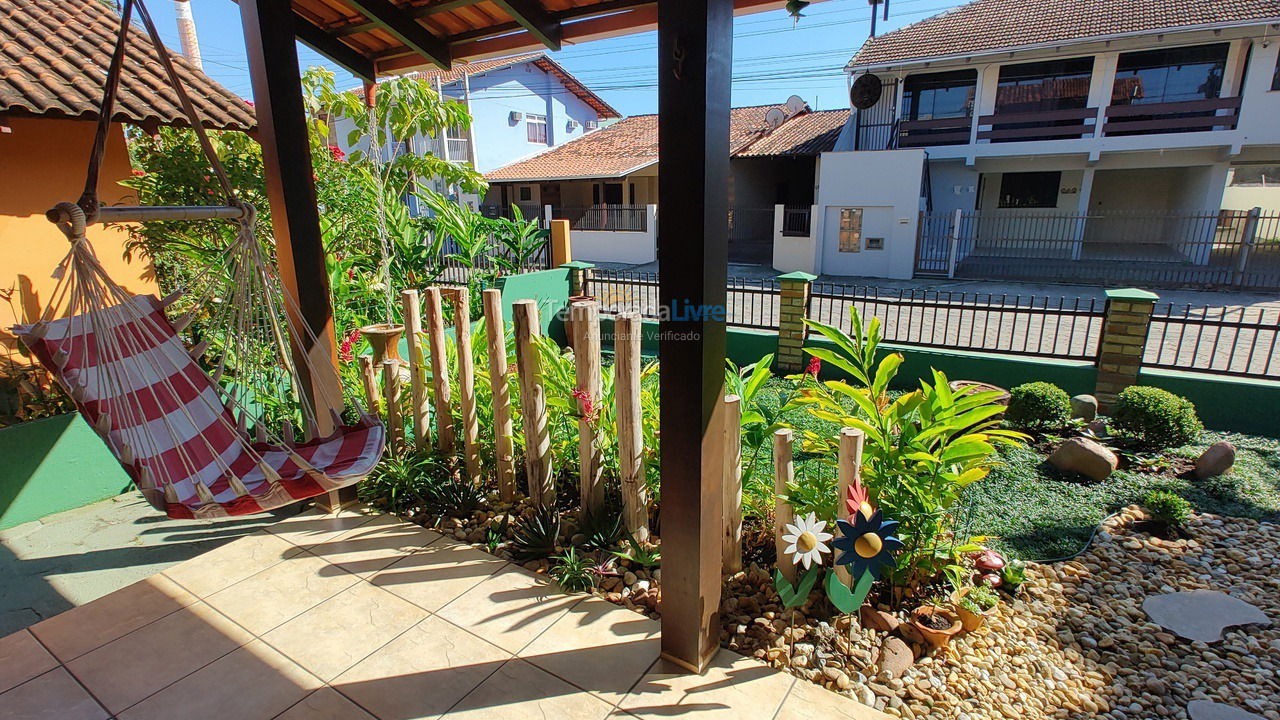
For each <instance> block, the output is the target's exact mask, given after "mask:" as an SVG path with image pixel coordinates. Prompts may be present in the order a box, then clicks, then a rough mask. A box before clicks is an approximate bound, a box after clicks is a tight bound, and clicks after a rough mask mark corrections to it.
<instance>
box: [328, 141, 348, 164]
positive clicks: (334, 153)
mask: <svg viewBox="0 0 1280 720" xmlns="http://www.w3.org/2000/svg"><path fill="white" fill-rule="evenodd" d="M329 156H330V157H332V158H333V159H334V161H335V162H342V161H343V159H344V158H346V157H347V154H346V153H344V152H342V148H340V147H338V146H337V145H330V146H329Z"/></svg>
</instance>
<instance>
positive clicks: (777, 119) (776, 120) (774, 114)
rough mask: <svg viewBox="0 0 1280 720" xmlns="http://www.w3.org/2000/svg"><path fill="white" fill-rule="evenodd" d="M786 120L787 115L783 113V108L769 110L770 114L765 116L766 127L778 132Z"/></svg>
mask: <svg viewBox="0 0 1280 720" xmlns="http://www.w3.org/2000/svg"><path fill="white" fill-rule="evenodd" d="M786 120H787V114H786V113H785V112H783V111H782V108H769V112H767V113H765V114H764V124H765V127H767V128H769V129H770V130H777V129H778V126H779V125H781V124H782V123H784V122H786Z"/></svg>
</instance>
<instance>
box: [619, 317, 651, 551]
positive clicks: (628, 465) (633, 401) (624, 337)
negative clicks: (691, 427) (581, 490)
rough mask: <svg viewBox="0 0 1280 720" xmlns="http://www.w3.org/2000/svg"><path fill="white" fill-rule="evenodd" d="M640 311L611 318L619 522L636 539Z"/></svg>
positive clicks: (644, 488) (645, 513)
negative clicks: (620, 497)
mask: <svg viewBox="0 0 1280 720" xmlns="http://www.w3.org/2000/svg"><path fill="white" fill-rule="evenodd" d="M640 333H641V325H640V314H639V313H634V312H626V313H622V314H620V315H618V316H617V317H615V318H614V321H613V352H614V359H615V365H614V378H613V384H614V387H613V394H614V398H615V401H616V402H617V405H618V464H619V465H620V467H621V471H622V522H623V524H624V525H625V526H626V528H627V532H629V533H631V536H632V537H634V538H635V539H636V540H637V541H644V540H648V539H649V492H648V491H649V488H648V485H647V484H646V483H645V473H644V424H643V423H644V420H643V418H641V416H640Z"/></svg>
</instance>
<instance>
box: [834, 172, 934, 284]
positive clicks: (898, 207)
mask: <svg viewBox="0 0 1280 720" xmlns="http://www.w3.org/2000/svg"><path fill="white" fill-rule="evenodd" d="M924 162H925V153H924V151H923V150H918V149H912V150H885V151H880V152H829V153H823V154H822V159H821V163H820V164H819V166H818V167H819V173H820V174H819V181H818V201H817V203H816V207H817V210H818V212H817V213H816V217H815V218H813V220H812V222H814V223H816V224H817V225H816V227H814V228H813V229H812V231H813V232H814V233H815V235H816V236H817V237H818V238H820V243H819V249H818V263H817V270H818V272H821V273H825V274H828V275H854V276H865V277H887V278H900V279H906V278H910V277H911V275H912V272H913V270H914V266H915V246H916V232H917V227H918V225H919V208H920V177H921V173H922V171H923V169H924ZM846 207H859V208H863V221H862V235H863V248H862V250H861V251H859V252H840V251H839V231H840V229H839V215H840V209H841V208H846ZM873 237H882V238H884V249H883V250H870V249H867V248H866V239H867V238H873Z"/></svg>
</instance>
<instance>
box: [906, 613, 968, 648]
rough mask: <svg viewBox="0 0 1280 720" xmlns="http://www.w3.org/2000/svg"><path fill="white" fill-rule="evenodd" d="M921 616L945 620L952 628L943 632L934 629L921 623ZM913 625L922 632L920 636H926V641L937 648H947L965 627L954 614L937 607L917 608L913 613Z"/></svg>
mask: <svg viewBox="0 0 1280 720" xmlns="http://www.w3.org/2000/svg"><path fill="white" fill-rule="evenodd" d="M921 615H931V616H937V617H942V618H945V619H946V620H947V622H948V623H950V626H949V627H947V628H946V629H943V630H935V629H934V628H931V627H929V626H928V625H925V624H924V623H922V622H920V616H921ZM911 625H912V627H914V628H915V629H916V630H918V631H920V634H921V635H922V636H924V639H925V640H927V641H928V642H929V644H930V645H932V646H933V647H935V648H943V647H946V646H947V643H949V642H951V638H953V637H955V636H956V634H957V633H959V632H960V629H961V628H962V627H963V625H961V624H960V619H959V618H957V617H956V616H955V614H954V613H952V612H951V611H950V610H945V609H943V608H940V607H938V606H936V605H925V606H923V607H918V608H916V609H915V611H913V612H912V613H911Z"/></svg>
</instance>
